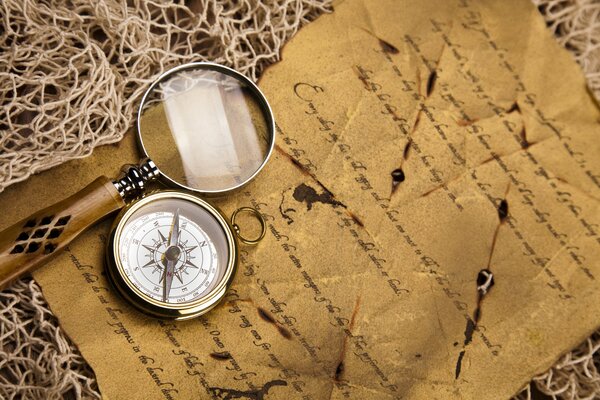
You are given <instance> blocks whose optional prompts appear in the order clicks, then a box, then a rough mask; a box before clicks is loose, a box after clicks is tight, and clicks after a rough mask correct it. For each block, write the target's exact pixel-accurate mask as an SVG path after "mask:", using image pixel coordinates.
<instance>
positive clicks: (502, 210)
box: [498, 199, 508, 222]
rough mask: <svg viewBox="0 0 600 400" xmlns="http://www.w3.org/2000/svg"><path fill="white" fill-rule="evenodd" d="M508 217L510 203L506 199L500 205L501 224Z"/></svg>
mask: <svg viewBox="0 0 600 400" xmlns="http://www.w3.org/2000/svg"><path fill="white" fill-rule="evenodd" d="M507 216H508V202H507V201H506V199H502V200H500V204H499V205H498V217H499V218H500V222H502V221H504V220H505V219H506V217H507Z"/></svg>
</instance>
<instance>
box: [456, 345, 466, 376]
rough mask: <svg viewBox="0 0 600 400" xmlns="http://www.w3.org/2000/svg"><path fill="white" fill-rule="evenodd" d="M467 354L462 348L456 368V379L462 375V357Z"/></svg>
mask: <svg viewBox="0 0 600 400" xmlns="http://www.w3.org/2000/svg"><path fill="white" fill-rule="evenodd" d="M464 356H465V351H464V350H462V351H461V352H460V354H459V355H458V360H456V368H455V370H454V379H458V377H459V376H460V370H461V368H462V359H463V357H464Z"/></svg>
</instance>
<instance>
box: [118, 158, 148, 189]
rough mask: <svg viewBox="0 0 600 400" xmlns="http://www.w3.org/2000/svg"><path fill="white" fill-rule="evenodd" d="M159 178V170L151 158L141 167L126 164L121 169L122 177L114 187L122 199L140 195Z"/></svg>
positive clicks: (142, 163)
mask: <svg viewBox="0 0 600 400" xmlns="http://www.w3.org/2000/svg"><path fill="white" fill-rule="evenodd" d="M157 176H158V168H157V167H156V165H155V164H154V162H153V161H152V160H150V159H149V158H147V159H145V160H143V161H142V162H141V163H140V165H134V164H126V165H123V167H122V168H121V175H120V176H119V178H118V179H117V180H114V181H113V185H115V188H117V191H118V192H119V194H120V195H121V197H123V198H125V197H129V196H132V195H137V194H140V193H142V192H143V191H144V189H145V188H146V183H147V182H149V181H152V180H154V179H155V178H156V177H157Z"/></svg>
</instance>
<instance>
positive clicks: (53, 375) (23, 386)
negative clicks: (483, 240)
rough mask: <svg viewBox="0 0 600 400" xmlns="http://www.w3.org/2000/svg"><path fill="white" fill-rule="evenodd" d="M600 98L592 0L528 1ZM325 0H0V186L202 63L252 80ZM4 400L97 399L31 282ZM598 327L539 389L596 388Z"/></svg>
mask: <svg viewBox="0 0 600 400" xmlns="http://www.w3.org/2000/svg"><path fill="white" fill-rule="evenodd" d="M533 1H534V3H535V4H536V5H537V6H538V8H539V10H540V12H541V13H542V14H543V15H544V18H545V19H546V21H547V23H548V27H549V29H551V30H552V31H553V32H554V33H555V35H556V37H557V40H558V41H559V42H560V43H561V44H562V45H563V46H564V47H565V48H567V49H568V50H569V51H570V52H571V53H572V54H573V56H574V57H575V59H576V60H577V62H578V63H579V64H580V65H581V67H582V69H583V71H584V73H585V74H586V77H587V78H588V83H589V87H590V89H591V90H592V92H593V93H594V94H595V95H596V98H600V48H599V46H600V44H599V40H600V3H599V2H597V1H595V0H550V1H547V0H533ZM330 3H331V0H325V1H319V0H263V1H259V0H239V1H234V0H230V1H223V0H218V1H214V0H190V1H180V2H178V3H176V4H173V3H172V2H161V1H141V0H128V1H125V0H95V1H89V0H88V1H86V0H68V1H62V0H61V1H59V0H46V1H34V0H2V1H0V19H1V22H0V133H1V134H0V191H1V190H3V189H4V188H5V187H7V186H8V185H11V184H13V183H15V182H18V181H22V180H25V179H27V177H28V176H29V175H31V174H32V173H36V172H39V171H42V170H45V169H48V168H50V167H52V166H54V165H57V164H60V163H63V162H65V161H67V160H69V159H73V158H80V157H85V156H87V155H89V154H90V153H91V152H92V150H93V149H94V147H96V146H99V145H102V144H107V143H113V142H117V141H118V140H120V139H121V137H122V135H123V134H124V132H126V131H127V129H128V128H129V127H130V126H131V123H132V120H133V116H134V114H135V111H136V105H137V104H138V102H139V99H140V96H141V95H142V92H143V90H144V88H145V86H146V84H147V83H148V82H150V81H151V80H152V79H153V77H155V76H156V75H157V74H159V73H161V72H163V71H165V70H166V69H168V68H170V67H172V66H174V65H178V64H182V63H185V62H189V61H200V60H210V61H214V62H218V63H221V64H225V65H228V66H230V67H233V68H235V69H237V70H238V71H240V72H242V73H244V74H246V75H247V76H249V77H251V78H253V79H256V78H257V77H258V76H259V74H260V72H261V71H262V70H263V69H264V68H265V66H267V65H269V64H271V63H273V62H275V61H277V60H278V57H279V52H280V50H281V47H282V45H283V44H284V43H285V42H286V41H287V40H288V39H289V38H290V37H291V36H293V35H294V33H296V31H297V30H298V29H299V28H300V27H301V26H303V25H304V24H306V23H308V22H309V21H311V20H313V19H314V18H316V17H317V16H318V15H319V14H321V13H323V12H326V11H328V10H329V9H330V7H331V4H330ZM0 343H1V347H0V398H3V399H16V398H19V399H20V398H28V399H30V398H44V399H62V398H67V399H68V398H100V394H99V392H98V388H97V386H96V383H95V377H94V374H93V372H92V371H91V369H90V368H89V367H88V366H87V364H86V362H85V360H84V359H83V358H82V357H81V355H80V354H79V352H78V350H77V349H76V348H75V347H74V346H73V344H72V343H70V341H69V340H68V338H67V336H66V335H65V333H64V332H63V331H62V330H61V328H60V326H59V325H58V322H57V320H56V318H54V316H53V315H52V313H51V311H50V310H49V308H48V305H47V304H46V303H45V301H44V299H43V296H42V294H41V291H40V288H39V287H38V286H37V284H36V283H35V282H34V281H33V280H31V279H30V278H26V279H23V280H21V281H19V282H17V283H16V284H14V285H13V286H12V287H11V289H10V290H6V291H3V292H0ZM599 348H600V333H597V334H594V335H592V336H591V337H590V338H588V339H587V340H586V341H585V342H584V343H582V344H581V345H580V346H579V347H578V348H577V349H575V350H573V351H572V352H571V353H569V354H567V355H565V356H563V357H562V358H561V359H560V360H559V361H558V362H557V363H556V365H555V366H554V367H553V368H552V369H551V370H550V371H548V372H547V373H545V374H543V375H541V376H539V377H536V378H534V380H533V383H532V384H530V385H528V386H527V387H526V388H525V389H524V390H523V392H522V393H520V394H519V396H518V398H519V399H531V398H533V396H535V395H536V394H537V393H539V392H542V393H545V394H549V395H551V396H552V397H557V398H565V399H592V398H595V397H598V396H600V374H599V373H598V370H597V368H596V365H597V364H598V365H600V354H599V353H598V349H599Z"/></svg>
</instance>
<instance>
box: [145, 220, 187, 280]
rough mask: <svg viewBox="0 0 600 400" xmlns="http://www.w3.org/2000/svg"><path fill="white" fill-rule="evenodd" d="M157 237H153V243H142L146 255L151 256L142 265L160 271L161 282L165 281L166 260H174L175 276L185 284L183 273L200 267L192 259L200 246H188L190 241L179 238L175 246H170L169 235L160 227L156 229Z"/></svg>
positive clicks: (153, 270)
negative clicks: (193, 253)
mask: <svg viewBox="0 0 600 400" xmlns="http://www.w3.org/2000/svg"><path fill="white" fill-rule="evenodd" d="M156 232H157V237H156V238H153V239H152V242H153V243H152V245H147V244H142V247H143V248H144V249H146V251H147V253H146V257H148V258H149V260H148V262H147V263H146V264H144V265H142V266H141V267H142V268H152V273H154V272H159V273H160V277H159V279H158V281H159V282H163V280H164V279H165V271H166V260H167V259H169V260H172V261H174V262H175V268H174V271H173V276H175V277H176V278H177V280H178V281H179V282H180V283H181V284H183V274H186V275H188V274H189V272H188V271H187V270H188V269H189V268H192V269H198V266H196V265H195V264H194V262H193V261H192V260H193V259H194V258H196V257H194V256H193V255H192V254H191V253H192V251H194V250H195V249H197V248H198V246H188V241H187V240H185V241H181V240H178V241H177V243H176V244H175V245H173V246H169V241H168V239H167V237H166V236H165V235H164V234H163V233H162V232H161V230H160V229H157V230H156ZM178 236H179V238H181V230H180V231H179V235H178Z"/></svg>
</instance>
